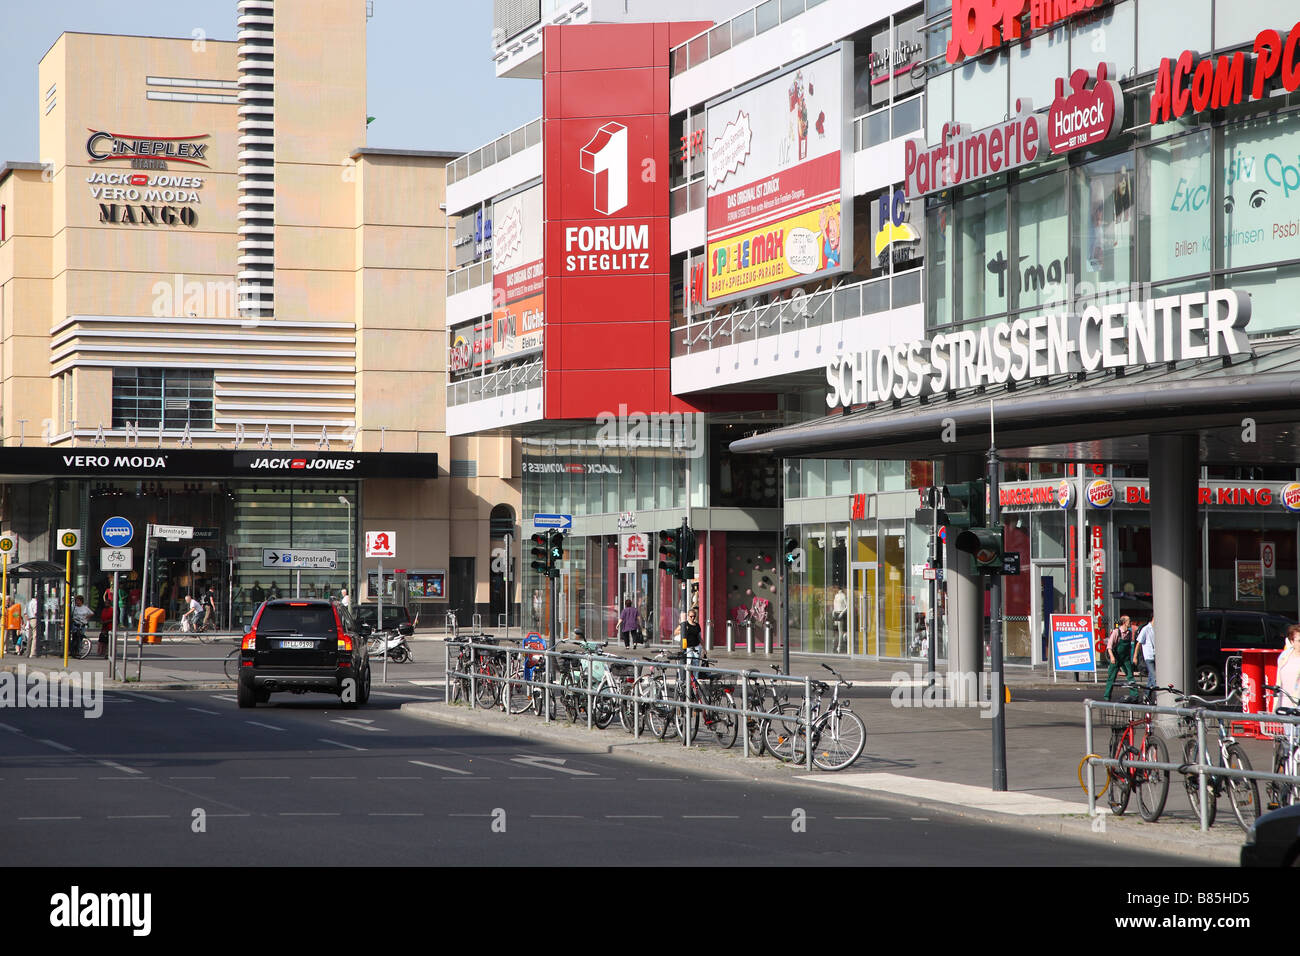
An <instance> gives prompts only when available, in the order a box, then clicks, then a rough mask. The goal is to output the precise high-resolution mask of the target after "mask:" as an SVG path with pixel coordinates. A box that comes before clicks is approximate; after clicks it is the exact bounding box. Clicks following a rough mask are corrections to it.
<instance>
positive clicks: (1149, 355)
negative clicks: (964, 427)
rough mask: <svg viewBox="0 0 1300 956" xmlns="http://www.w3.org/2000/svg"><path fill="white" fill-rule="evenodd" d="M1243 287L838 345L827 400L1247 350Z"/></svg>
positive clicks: (843, 401) (888, 396)
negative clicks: (872, 345)
mask: <svg viewBox="0 0 1300 956" xmlns="http://www.w3.org/2000/svg"><path fill="white" fill-rule="evenodd" d="M1250 310H1251V301H1250V295H1249V294H1248V293H1245V292H1237V291H1235V290H1232V289H1215V290H1213V291H1211V292H1201V293H1193V294H1189V295H1181V296H1180V295H1171V296H1163V297H1161V298H1157V299H1150V300H1147V301H1144V302H1129V303H1117V304H1108V305H1102V306H1095V305H1094V306H1089V307H1088V308H1086V309H1084V311H1083V314H1082V315H1081V316H1075V315H1070V314H1068V313H1059V314H1055V315H1052V314H1049V315H1039V316H1035V317H1033V318H1020V319H1016V320H1015V321H1014V322H1000V323H998V324H997V325H995V326H992V327H988V326H986V327H984V328H982V329H979V330H978V331H975V330H969V331H960V332H949V333H946V334H943V335H937V336H935V337H934V338H933V339H930V340H929V341H919V342H910V343H906V344H903V345H896V346H892V347H890V348H887V349H870V350H864V351H862V352H855V353H852V354H849V355H840V356H838V357H837V358H835V359H834V360H833V361H831V362H830V363H828V364H827V366H826V385H827V393H826V404H827V406H828V407H830V408H836V407H839V406H851V405H861V404H870V403H873V402H884V401H891V400H894V399H899V400H901V399H904V398H916V397H918V396H921V395H928V394H933V393H937V392H947V391H955V390H957V389H965V388H976V387H979V386H989V385H994V386H1000V385H1006V384H1007V383H1008V382H1023V381H1026V380H1029V379H1035V378H1045V377H1049V376H1054V375H1066V374H1073V373H1077V372H1081V371H1082V372H1092V371H1096V370H1097V369H1100V368H1107V369H1109V368H1123V367H1125V366H1128V365H1155V364H1159V363H1163V362H1176V361H1182V360H1187V359H1203V358H1211V357H1215V356H1224V355H1240V354H1243V353H1247V352H1249V351H1250V340H1249V339H1248V338H1247V337H1246V334H1245V332H1244V331H1243V330H1244V329H1245V327H1246V325H1247V324H1248V323H1249V322H1250Z"/></svg>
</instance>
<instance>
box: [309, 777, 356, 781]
mask: <svg viewBox="0 0 1300 956" xmlns="http://www.w3.org/2000/svg"><path fill="white" fill-rule="evenodd" d="M307 779H308V780H355V779H357V778H356V777H308V778H307Z"/></svg>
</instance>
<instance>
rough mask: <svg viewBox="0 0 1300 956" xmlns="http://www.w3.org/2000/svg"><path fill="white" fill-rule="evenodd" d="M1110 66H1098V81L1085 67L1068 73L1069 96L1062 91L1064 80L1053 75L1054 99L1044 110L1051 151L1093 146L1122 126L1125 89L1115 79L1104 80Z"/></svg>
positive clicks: (1066, 151)
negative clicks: (1045, 111)
mask: <svg viewBox="0 0 1300 956" xmlns="http://www.w3.org/2000/svg"><path fill="white" fill-rule="evenodd" d="M1113 72H1114V71H1113V69H1112V68H1111V67H1108V66H1107V65H1106V64H1105V63H1100V64H1098V65H1097V82H1096V83H1094V84H1093V85H1092V87H1091V88H1089V86H1088V80H1090V79H1092V77H1090V76H1089V75H1088V71H1087V70H1075V71H1074V72H1073V73H1071V74H1070V90H1071V92H1070V95H1069V96H1066V94H1065V80H1063V79H1061V78H1060V77H1057V78H1056V99H1055V100H1053V101H1052V108H1051V109H1050V110H1049V111H1048V113H1047V145H1048V147H1049V148H1050V149H1051V150H1052V152H1053V153H1068V152H1069V151H1070V150H1072V149H1080V148H1082V147H1084V146H1092V145H1094V144H1096V143H1099V142H1101V141H1102V140H1104V139H1110V138H1111V137H1112V136H1114V135H1115V134H1116V133H1118V132H1119V131H1120V130H1121V129H1123V128H1124V91H1123V90H1121V89H1120V85H1119V84H1118V83H1116V82H1115V81H1114V80H1110V79H1107V77H1108V76H1109V75H1110V74H1111V73H1113Z"/></svg>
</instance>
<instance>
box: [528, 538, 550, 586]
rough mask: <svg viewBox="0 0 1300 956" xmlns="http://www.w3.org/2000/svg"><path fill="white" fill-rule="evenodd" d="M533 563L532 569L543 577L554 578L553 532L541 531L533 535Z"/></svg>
mask: <svg viewBox="0 0 1300 956" xmlns="http://www.w3.org/2000/svg"><path fill="white" fill-rule="evenodd" d="M533 557H534V558H535V559H537V560H534V561H533V564H532V568H533V570H534V571H536V572H537V573H538V574H540V575H542V576H543V577H548V578H549V577H553V575H552V574H551V532H549V531H539V532H537V534H535V535H533Z"/></svg>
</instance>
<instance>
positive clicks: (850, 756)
mask: <svg viewBox="0 0 1300 956" xmlns="http://www.w3.org/2000/svg"><path fill="white" fill-rule="evenodd" d="M820 730H821V733H820V734H819V735H818V737H817V746H816V747H815V748H813V766H814V767H818V768H820V769H822V770H843V769H844V768H845V767H848V766H850V765H851V764H852V763H853V762H854V761H855V760H857V759H858V757H860V756H862V750H863V748H864V747H866V745H867V725H866V724H864V723H863V722H862V718H861V717H859V716H858V715H857V714H855V713H854V712H853V711H851V710H848V709H846V708H844V707H842V706H841V707H837V708H836V709H835V710H833V711H831V712H830V713H829V714H827V719H826V720H824V721H823V722H822V723H821V728H820Z"/></svg>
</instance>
